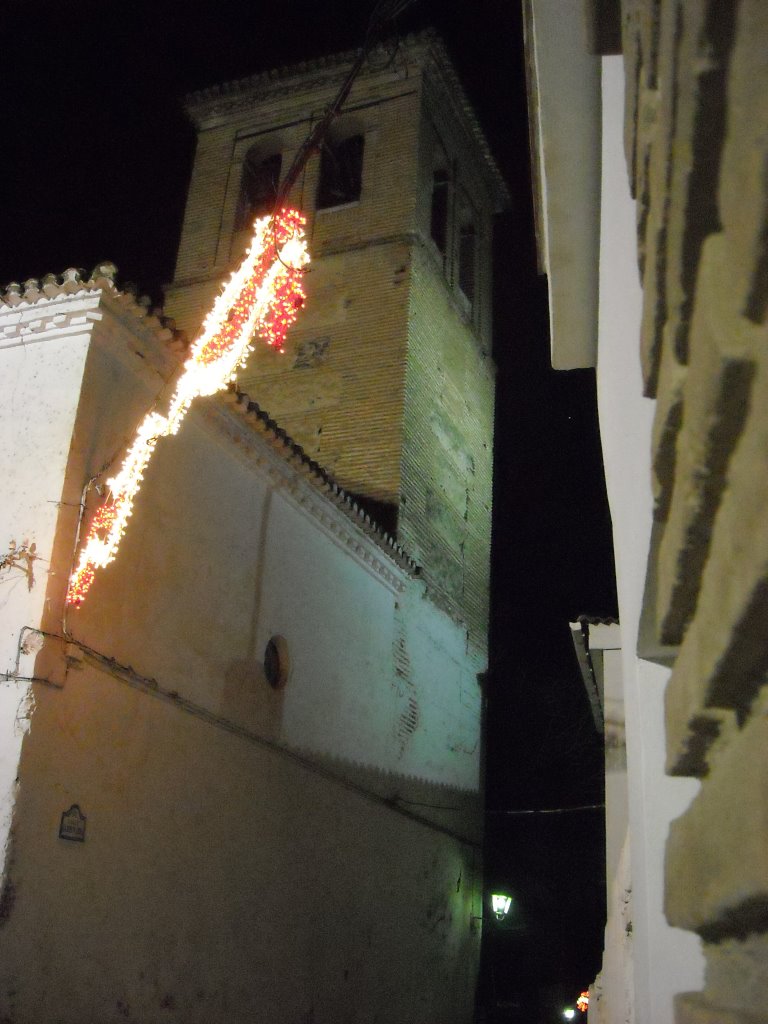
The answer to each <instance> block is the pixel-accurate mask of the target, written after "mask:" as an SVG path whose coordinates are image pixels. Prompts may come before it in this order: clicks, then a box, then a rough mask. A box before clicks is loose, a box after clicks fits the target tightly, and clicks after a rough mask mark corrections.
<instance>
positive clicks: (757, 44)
mask: <svg viewBox="0 0 768 1024" xmlns="http://www.w3.org/2000/svg"><path fill="white" fill-rule="evenodd" d="M622 35H623V52H624V59H625V69H626V77H627V109H626V122H625V123H626V145H627V160H628V165H629V169H630V177H631V181H632V185H633V190H634V194H635V196H636V199H637V210H638V238H639V252H640V273H641V275H642V279H643V285H644V317H643V331H642V342H641V345H642V360H643V369H644V377H645V387H646V393H647V394H648V395H649V396H651V397H655V398H656V399H657V407H656V422H655V429H654V451H653V459H654V487H655V496H656V517H657V524H658V525H657V531H656V534H657V536H658V541H657V542H656V543H655V544H654V548H653V550H652V552H651V559H650V565H649V574H650V575H651V576H652V577H653V579H654V582H655V591H656V607H655V619H656V629H657V639H658V640H660V641H661V642H662V643H664V644H666V645H670V646H672V647H673V649H674V648H676V649H677V655H676V658H675V660H674V667H673V671H672V676H671V680H670V683H669V686H668V690H667V697H666V719H667V721H666V724H667V768H668V771H669V772H670V773H672V774H678V775H689V776H693V777H696V778H699V779H701V789H700V791H699V793H698V795H697V796H696V798H695V799H694V801H693V803H692V804H691V806H690V808H689V809H688V810H687V811H686V813H685V814H684V815H683V816H682V817H681V818H679V819H678V820H677V821H676V822H675V823H674V824H673V826H672V829H671V833H670V837H669V841H668V845H667V858H666V914H667V918H668V920H669V922H670V924H672V925H674V926H677V927H681V928H686V929H689V930H691V931H694V932H696V933H698V934H699V935H700V936H701V938H702V939H703V941H704V943H705V952H706V955H707V964H708V968H707V978H706V984H705V988H704V991H703V993H696V994H687V995H682V996H680V997H679V999H678V1004H677V1019H678V1021H679V1022H680V1024H683V1022H684V1024H689V1022H694V1021H695V1022H704V1021H707V1022H709V1021H718V1022H722V1021H729V1022H734V1024H736V1022H747V1021H756V1020H768V1011H766V1006H768V969H767V968H766V963H768V942H767V941H766V931H767V930H768V753H766V752H767V751H768V743H767V742H766V741H767V740H768V737H767V736H766V734H765V725H766V711H767V710H768V700H767V698H766V689H765V680H766V672H767V671H768V643H766V639H765V622H766V619H767V618H768V520H767V519H766V509H768V472H767V470H768V463H767V460H766V452H768V403H766V396H768V344H767V343H768V328H767V326H766V311H767V309H766V307H767V306H768V276H767V273H766V271H767V270H768V174H767V173H766V169H767V168H768V128H767V127H766V126H767V125H768V7H767V6H766V5H765V4H764V3H763V2H761V0H741V2H739V3H735V2H734V3H718V2H714V0H684V2H683V0H628V2H624V3H623V4H622ZM649 589H650V588H649Z"/></svg>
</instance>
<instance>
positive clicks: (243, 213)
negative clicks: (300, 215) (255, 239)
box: [235, 153, 283, 231]
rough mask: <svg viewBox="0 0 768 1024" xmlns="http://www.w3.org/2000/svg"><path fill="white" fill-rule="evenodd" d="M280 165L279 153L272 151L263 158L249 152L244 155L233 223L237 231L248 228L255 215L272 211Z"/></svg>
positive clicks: (258, 215) (278, 182)
mask: <svg viewBox="0 0 768 1024" xmlns="http://www.w3.org/2000/svg"><path fill="white" fill-rule="evenodd" d="M282 166H283V158H282V155H281V154H280V153H274V154H273V155H272V156H268V157H266V158H265V159H263V160H259V159H258V157H252V156H251V155H250V154H249V155H248V156H246V158H245V164H244V166H243V180H242V184H241V186H240V205H239V207H238V211H237V218H236V225H235V229H236V230H237V231H242V230H243V229H244V228H249V227H250V226H251V224H252V223H253V221H254V220H255V219H256V218H257V217H266V216H267V215H268V214H271V213H272V211H273V210H274V208H275V202H276V200H277V193H278V189H279V187H280V171H281V169H282Z"/></svg>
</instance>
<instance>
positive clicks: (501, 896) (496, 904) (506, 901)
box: [491, 892, 512, 921]
mask: <svg viewBox="0 0 768 1024" xmlns="http://www.w3.org/2000/svg"><path fill="white" fill-rule="evenodd" d="M511 906H512V897H511V896H507V895H506V893H503V892H495V893H493V895H492V896H491V910H493V912H494V914H495V915H496V919H497V920H498V921H503V920H504V918H505V917H506V916H507V914H508V913H509V908H510V907H511Z"/></svg>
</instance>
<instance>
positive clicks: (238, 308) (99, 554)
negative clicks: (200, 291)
mask: <svg viewBox="0 0 768 1024" xmlns="http://www.w3.org/2000/svg"><path fill="white" fill-rule="evenodd" d="M412 3H414V0H378V2H377V4H376V5H375V7H374V9H373V12H372V14H371V17H370V19H369V22H368V27H367V29H366V34H365V39H364V41H363V45H362V46H361V47H360V50H359V51H358V53H357V56H356V58H355V60H354V62H353V64H352V67H351V68H350V70H349V72H348V73H347V75H346V77H345V79H344V81H343V83H342V85H341V87H340V89H339V91H338V93H337V94H336V96H335V97H334V99H333V101H332V102H331V104H330V105H329V106H328V108H327V110H326V111H325V113H324V115H323V116H322V117H321V118H320V120H319V121H318V122H317V124H316V125H315V126H314V128H313V129H312V130H311V131H310V133H309V135H308V136H307V138H306V139H305V141H304V143H303V144H302V146H301V147H300V148H299V151H298V152H297V154H296V156H295V158H294V160H293V162H292V164H291V166H290V168H289V169H288V172H287V174H286V176H285V178H284V180H283V182H282V184H281V186H280V188H279V189H278V193H277V197H276V202H275V208H274V211H273V213H272V216H271V217H264V218H261V219H260V220H257V221H256V223H255V225H254V235H253V239H252V241H251V246H250V248H249V250H248V252H247V253H246V256H245V259H244V260H243V262H242V263H241V265H240V267H239V268H238V269H237V270H236V271H235V273H234V274H233V275H232V277H231V278H230V280H229V282H227V283H225V285H224V287H223V288H222V291H221V293H220V295H219V296H218V297H217V299H216V301H215V302H214V305H213V308H212V309H211V312H210V313H209V315H208V317H207V319H206V321H205V323H204V325H203V329H202V332H201V334H200V336H199V337H198V339H197V341H196V342H195V343H194V345H193V347H192V349H191V351H190V354H189V357H188V359H187V360H186V362H185V364H184V368H183V371H182V374H181V377H180V379H179V382H178V385H177V388H176V391H175V393H174V395H173V398H172V399H171V403H170V408H169V411H168V413H167V415H165V416H163V415H162V414H161V413H158V412H157V411H155V410H154V409H153V410H151V411H150V412H148V413H147V415H146V416H145V417H144V419H143V420H142V422H141V424H140V425H139V427H138V429H137V431H136V434H135V436H134V441H133V444H132V446H131V447H130V449H129V450H128V453H127V454H126V456H125V459H124V461H123V464H122V467H121V468H120V471H119V472H118V473H117V475H116V476H115V477H113V478H112V479H111V480H108V481H107V486H108V488H109V494H108V497H107V500H106V501H105V502H104V503H103V504H102V505H101V506H100V508H99V509H97V511H96V514H95V515H94V518H93V520H92V522H91V527H90V530H89V532H88V536H87V537H86V541H85V544H84V545H83V548H82V549H81V551H80V555H79V558H78V560H77V564H76V566H75V568H74V570H73V572H72V575H71V577H70V580H69V586H68V589H67V597H66V604H67V605H69V606H73V607H75V608H78V607H80V605H82V603H83V601H84V600H85V597H86V595H87V593H88V591H89V590H90V588H91V585H92V583H93V580H94V578H95V575H96V571H97V570H98V569H100V568H103V567H104V566H106V565H108V564H109V563H110V562H111V561H113V559H114V558H115V555H116V554H117V549H118V547H119V544H120V540H121V539H122V536H123V534H124V533H125V529H126V525H127V521H128V519H129V517H130V515H131V513H132V511H133V504H134V500H135V498H136V495H137V493H138V491H139V488H140V486H141V482H142V479H143V476H144V472H145V470H146V468H147V466H148V464H149V461H150V459H151V457H152V454H153V452H154V449H155V445H156V444H157V441H158V440H159V438H161V437H165V436H168V435H170V434H175V433H176V432H177V431H178V429H179V426H180V425H181V422H182V420H183V419H184V417H185V415H186V413H187V411H188V409H189V407H190V405H191V403H192V401H193V400H194V399H195V398H197V397H199V396H203V395H212V394H215V393H216V392H217V391H219V390H221V389H222V388H224V387H225V386H226V385H227V383H228V382H229V381H230V380H231V379H232V378H233V376H234V373H235V371H236V370H237V368H238V367H239V366H242V365H243V364H244V362H245V360H246V358H247V356H248V355H249V354H250V352H251V351H252V347H251V338H252V337H253V336H254V334H259V335H260V336H261V337H262V339H263V340H264V341H265V342H266V343H267V344H268V345H271V346H274V347H277V348H278V349H279V350H280V351H282V350H283V343H284V341H285V336H286V332H287V331H288V328H289V327H290V326H291V324H292V323H293V322H294V320H295V319H296V314H297V312H298V309H299V308H300V307H301V306H302V305H303V303H304V291H303V288H302V285H301V277H302V274H303V273H304V271H305V269H306V264H307V263H308V262H309V256H308V253H307V249H306V243H305V240H304V234H303V229H304V226H305V218H304V217H303V215H302V214H300V213H299V212H297V211H295V210H291V209H285V208H284V204H285V203H286V200H287V197H288V196H289V194H290V192H291V189H292V188H293V186H294V185H295V183H296V181H297V180H298V178H299V175H300V174H301V173H302V171H303V170H304V168H305V167H306V164H307V161H308V160H309V158H310V157H311V156H312V155H313V154H314V153H316V152H317V151H318V150H319V148H320V147H321V145H322V142H323V139H324V138H325V136H326V135H327V133H328V129H329V127H330V125H331V123H332V121H333V120H334V118H336V117H337V116H338V114H339V112H340V111H341V108H342V106H343V104H344V102H345V101H346V99H347V97H348V96H349V93H350V90H351V88H352V85H353V83H354V81H355V79H356V78H357V76H358V74H359V73H360V70H361V68H362V66H363V64H364V63H365V61H366V59H367V58H368V55H369V53H370V51H371V49H372V48H373V46H375V44H376V43H377V42H378V40H379V39H380V37H381V35H382V33H383V32H384V29H385V28H386V26H387V25H388V24H390V23H392V22H393V21H394V19H395V18H397V17H398V16H399V15H400V14H402V12H403V11H404V10H405V9H406V8H407V7H409V6H410V5H411V4H412Z"/></svg>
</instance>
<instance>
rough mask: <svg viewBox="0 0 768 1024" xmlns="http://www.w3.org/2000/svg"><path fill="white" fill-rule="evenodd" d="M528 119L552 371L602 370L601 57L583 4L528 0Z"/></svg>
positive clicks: (525, 18) (526, 19) (540, 263)
mask: <svg viewBox="0 0 768 1024" xmlns="http://www.w3.org/2000/svg"><path fill="white" fill-rule="evenodd" d="M524 10H525V16H524V25H525V36H526V59H527V64H528V68H527V73H528V116H529V122H530V134H531V162H532V171H533V182H534V206H535V217H536V235H537V247H538V254H539V268H540V270H541V271H542V273H546V275H547V278H548V282H549V324H550V338H551V358H552V366H553V367H554V368H555V369H556V370H572V369H577V368H579V367H585V366H594V365H595V362H596V356H597V320H598V318H597V314H598V280H599V274H598V257H599V242H600V172H601V171H600V163H601V161H600V146H601V141H600V107H601V101H600V58H599V57H597V56H594V55H593V54H590V53H588V52H587V41H586V26H585V24H584V18H583V10H582V5H581V4H580V3H563V2H562V0H526V2H525V6H524Z"/></svg>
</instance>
